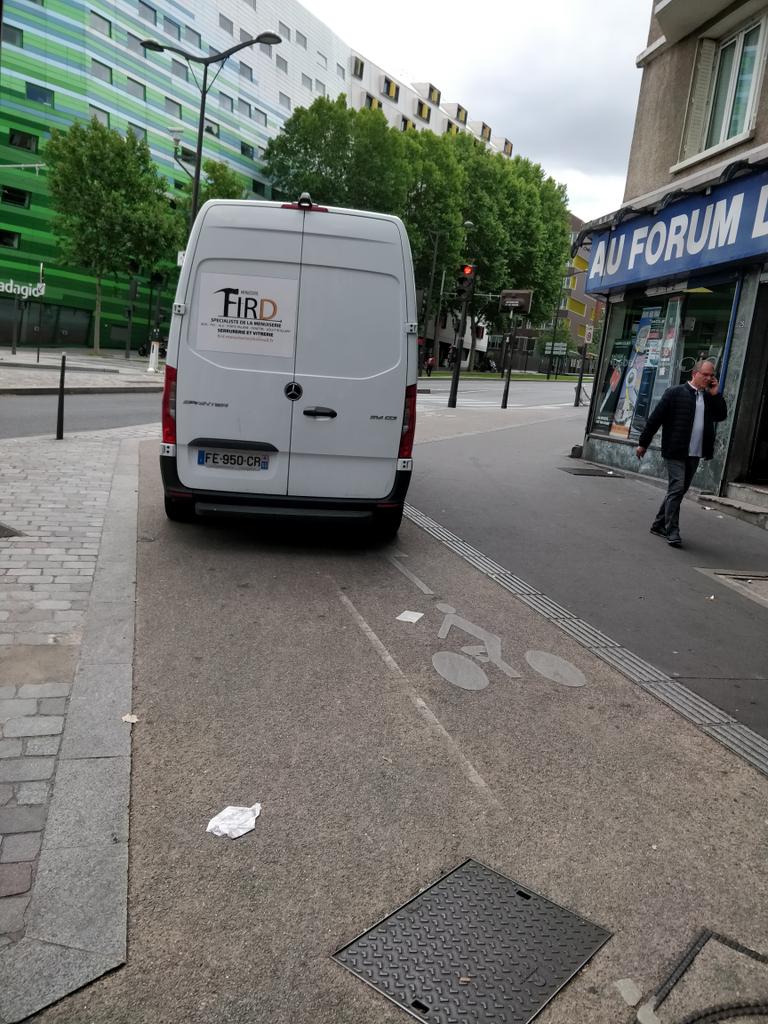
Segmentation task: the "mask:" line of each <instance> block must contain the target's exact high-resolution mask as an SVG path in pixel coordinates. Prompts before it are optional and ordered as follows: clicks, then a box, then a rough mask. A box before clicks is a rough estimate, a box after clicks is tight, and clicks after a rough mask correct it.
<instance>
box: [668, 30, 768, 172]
mask: <svg viewBox="0 0 768 1024" xmlns="http://www.w3.org/2000/svg"><path fill="white" fill-rule="evenodd" d="M763 37H764V22H754V21H753V22H751V23H748V24H747V25H745V26H742V27H741V28H740V29H739V30H738V31H736V32H733V33H731V34H730V35H728V36H724V37H723V38H722V39H720V40H715V39H702V40H701V41H700V43H699V49H698V52H697V54H696V66H695V68H694V75H693V83H692V86H691V96H690V101H689V105H688V116H687V118H686V123H685V128H684V132H683V142H682V146H681V151H680V159H681V161H683V160H686V159H688V158H689V157H692V156H696V155H697V154H698V153H701V152H704V151H706V150H709V149H712V148H714V147H715V146H722V145H725V144H726V143H727V142H728V141H729V140H730V139H736V138H738V137H739V136H741V135H743V134H745V133H746V132H748V131H750V130H751V129H752V127H753V125H754V116H755V113H756V109H757V101H758V93H759V85H760V76H761V69H762V66H763V64H764V63H765V61H764V56H763V51H764V38H763Z"/></svg>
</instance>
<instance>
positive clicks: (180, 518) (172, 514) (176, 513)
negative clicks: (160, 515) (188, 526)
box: [165, 498, 195, 523]
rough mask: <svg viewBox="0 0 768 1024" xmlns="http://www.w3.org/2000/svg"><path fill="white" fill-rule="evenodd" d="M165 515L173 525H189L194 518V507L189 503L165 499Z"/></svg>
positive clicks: (175, 499) (176, 499)
mask: <svg viewBox="0 0 768 1024" xmlns="http://www.w3.org/2000/svg"><path fill="white" fill-rule="evenodd" d="M165 514H166V515H167V516H168V518H169V519H171V520H172V521H173V522H174V523H191V522H192V520H193V519H194V518H195V506H194V505H193V504H192V502H191V501H179V500H178V498H166V499H165Z"/></svg>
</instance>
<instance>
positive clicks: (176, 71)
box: [171, 60, 189, 82]
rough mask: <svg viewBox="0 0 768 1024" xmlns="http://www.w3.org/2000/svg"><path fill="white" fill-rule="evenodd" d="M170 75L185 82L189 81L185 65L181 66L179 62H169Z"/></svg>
mask: <svg viewBox="0 0 768 1024" xmlns="http://www.w3.org/2000/svg"><path fill="white" fill-rule="evenodd" d="M171 74H172V75H175V76H176V77H177V78H183V79H184V81H185V82H186V81H188V80H189V72H188V71H187V65H186V64H182V63H181V61H180V60H171Z"/></svg>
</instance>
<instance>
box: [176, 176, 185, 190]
mask: <svg viewBox="0 0 768 1024" xmlns="http://www.w3.org/2000/svg"><path fill="white" fill-rule="evenodd" d="M173 187H174V188H177V189H178V190H179V192H183V191H184V190H185V189H186V187H187V182H186V181H180V180H179V179H178V178H174V179H173Z"/></svg>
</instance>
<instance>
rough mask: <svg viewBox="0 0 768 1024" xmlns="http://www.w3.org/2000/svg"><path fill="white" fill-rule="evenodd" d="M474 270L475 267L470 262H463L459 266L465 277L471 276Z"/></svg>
mask: <svg viewBox="0 0 768 1024" xmlns="http://www.w3.org/2000/svg"><path fill="white" fill-rule="evenodd" d="M474 272H475V268H474V267H473V266H472V264H471V263H465V264H464V266H463V267H462V268H461V273H462V274H463V275H464V276H465V277H472V275H473V274H474Z"/></svg>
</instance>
